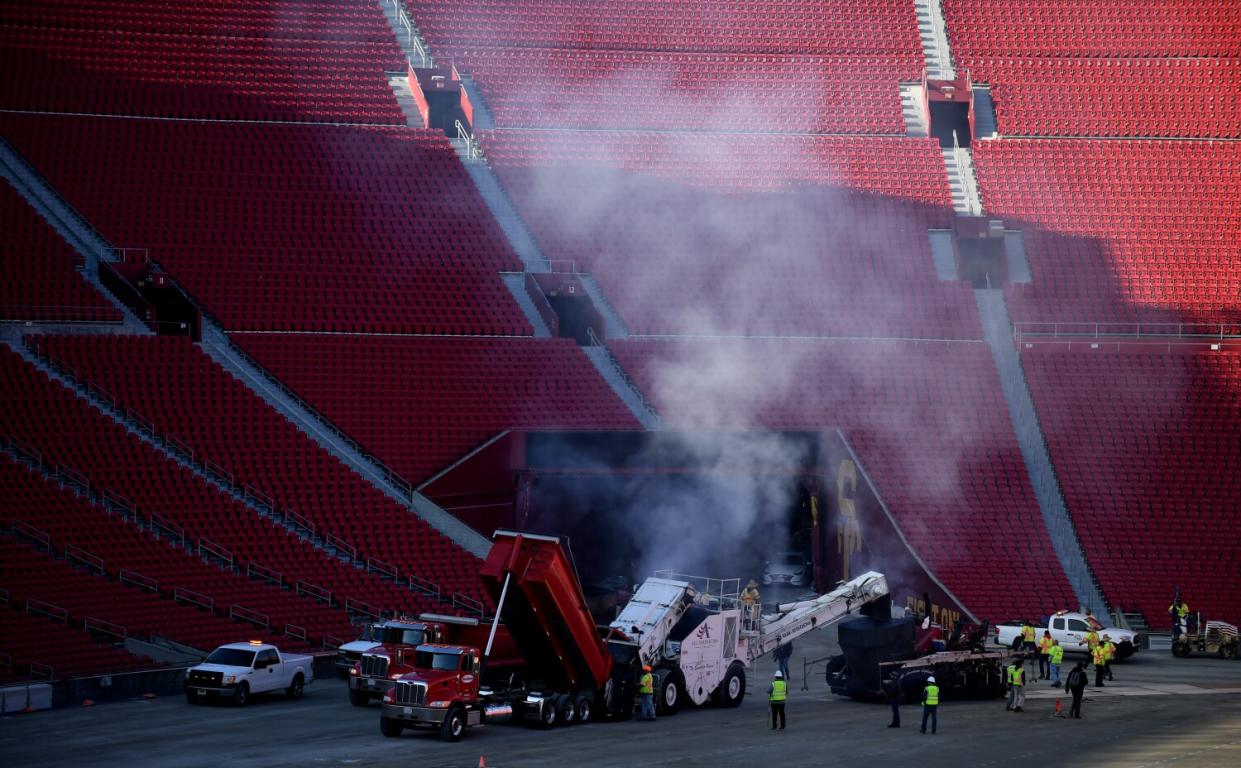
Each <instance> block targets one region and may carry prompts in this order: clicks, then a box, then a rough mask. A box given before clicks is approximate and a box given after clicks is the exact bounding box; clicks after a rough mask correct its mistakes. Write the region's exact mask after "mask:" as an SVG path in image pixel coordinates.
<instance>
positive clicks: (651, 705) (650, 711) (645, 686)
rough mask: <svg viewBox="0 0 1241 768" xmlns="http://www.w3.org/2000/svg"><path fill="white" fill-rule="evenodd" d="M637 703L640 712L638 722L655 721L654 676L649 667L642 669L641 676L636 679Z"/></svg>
mask: <svg viewBox="0 0 1241 768" xmlns="http://www.w3.org/2000/svg"><path fill="white" fill-rule="evenodd" d="M638 702H639V703H640V704H641V705H642V710H641V711H640V712H639V713H638V719H639V720H654V719H655V676H654V675H652V674H651V668H650V666H649V665H648V666H644V667H642V676H641V677H639V678H638Z"/></svg>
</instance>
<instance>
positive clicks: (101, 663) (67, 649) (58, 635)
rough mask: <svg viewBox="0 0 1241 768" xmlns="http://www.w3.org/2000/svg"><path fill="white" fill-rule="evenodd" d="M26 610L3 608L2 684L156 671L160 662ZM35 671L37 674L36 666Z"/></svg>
mask: <svg viewBox="0 0 1241 768" xmlns="http://www.w3.org/2000/svg"><path fill="white" fill-rule="evenodd" d="M22 608H23V606H18V605H14V606H8V605H0V661H3V662H4V664H5V666H0V683H7V682H12V681H17V680H26V679H42V678H50V679H64V678H69V677H81V676H85V675H99V674H105V673H115V672H126V671H132V670H137V669H151V668H153V667H157V666H159V664H158V663H156V662H154V661H152V660H151V659H148V658H147V657H145V656H138V655H135V654H132V653H129V652H127V651H125V650H123V649H121V648H117V647H114V646H112V645H110V644H106V643H97V642H94V641H93V640H92V639H91V636H90V634H89V633H88V632H87V631H86V630H84V629H81V628H78V627H74V626H71V625H69V624H66V623H64V622H61V621H57V620H55V619H51V618H49V617H47V616H43V615H32V614H27V613H24V612H22ZM32 663H33V666H34V668H33V669H32V668H31V666H32Z"/></svg>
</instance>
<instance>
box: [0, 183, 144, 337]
mask: <svg viewBox="0 0 1241 768" xmlns="http://www.w3.org/2000/svg"><path fill="white" fill-rule="evenodd" d="M0 228H2V229H3V230H4V239H3V241H0V320H45V321H52V322H78V321H85V322H93V323H119V322H120V321H121V313H120V312H119V311H117V309H116V308H115V307H113V306H112V305H111V304H109V303H108V301H107V300H106V299H105V298H104V297H103V296H100V295H99V292H98V291H96V290H95V289H94V288H93V287H91V286H90V285H89V284H87V282H86V281H85V280H84V279H82V276H81V275H79V274H77V271H76V268H77V266H78V265H79V263H80V262H81V261H82V257H81V256H80V255H78V253H77V252H76V251H74V250H73V248H71V247H70V246H69V244H68V243H66V242H65V241H64V240H63V239H61V237H60V235H58V234H57V233H56V231H55V230H54V229H52V228H51V227H50V226H48V224H47V222H45V221H44V220H43V219H42V218H40V217H39V215H38V214H37V213H35V211H34V209H33V208H31V207H30V206H29V204H27V203H26V200H25V199H24V198H22V196H21V195H20V194H18V192H17V190H15V189H13V187H12V185H10V184H9V182H8V181H7V180H4V179H0Z"/></svg>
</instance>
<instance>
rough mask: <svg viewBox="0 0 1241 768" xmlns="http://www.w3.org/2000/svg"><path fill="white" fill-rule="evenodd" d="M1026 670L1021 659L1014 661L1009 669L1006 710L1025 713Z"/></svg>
mask: <svg viewBox="0 0 1241 768" xmlns="http://www.w3.org/2000/svg"><path fill="white" fill-rule="evenodd" d="M1025 703H1026V669H1025V667H1024V666H1023V665H1022V663H1021V660H1020V659H1014V660H1013V663H1012V664H1010V665H1009V667H1008V706H1007V707H1005V709H1006V710H1012V711H1013V712H1025V709H1024V705H1025Z"/></svg>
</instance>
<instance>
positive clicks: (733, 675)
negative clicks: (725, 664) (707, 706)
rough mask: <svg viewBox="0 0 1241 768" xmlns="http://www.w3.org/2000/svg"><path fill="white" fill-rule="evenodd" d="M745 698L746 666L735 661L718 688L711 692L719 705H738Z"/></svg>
mask: <svg viewBox="0 0 1241 768" xmlns="http://www.w3.org/2000/svg"><path fill="white" fill-rule="evenodd" d="M743 699H745V667H743V666H742V665H741V664H738V663H737V662H733V664H732V666H730V667H729V668H728V674H726V675H724V679H723V681H721V682H720V685H719V687H718V688H716V689H715V690H714V691H712V692H711V701H712V702H713V703H714V704H715V705H716V706H717V707H738V706H741V702H742V700H743Z"/></svg>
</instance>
